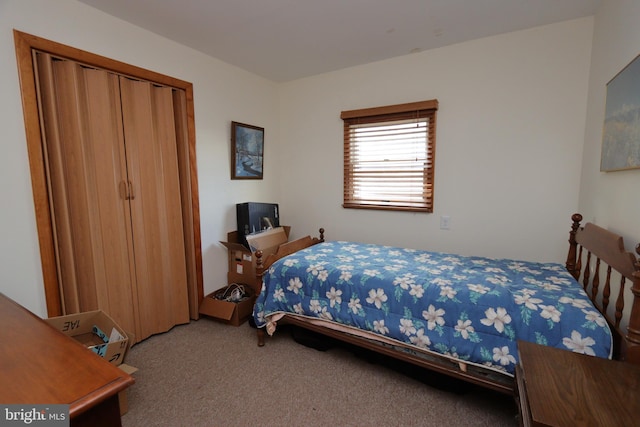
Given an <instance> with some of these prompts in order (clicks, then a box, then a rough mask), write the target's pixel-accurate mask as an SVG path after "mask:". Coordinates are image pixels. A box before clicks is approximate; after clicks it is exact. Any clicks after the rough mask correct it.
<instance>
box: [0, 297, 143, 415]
mask: <svg viewBox="0 0 640 427" xmlns="http://www.w3.org/2000/svg"><path fill="white" fill-rule="evenodd" d="M0 319H1V322H0V324H1V325H2V327H0V342H1V343H2V344H0V384H2V387H0V403H2V404H25V405H35V404H67V405H69V417H70V419H71V423H70V424H71V425H72V426H120V425H121V422H120V407H119V403H118V393H119V392H120V391H123V390H125V389H126V388H127V387H128V386H130V385H131V384H133V382H134V380H133V378H132V377H131V376H130V375H128V374H126V373H125V372H124V371H122V370H121V369H119V368H118V367H116V366H114V365H112V364H110V363H109V362H107V361H106V360H104V359H102V358H100V357H98V356H96V355H95V354H93V353H92V352H91V351H90V350H89V349H87V348H86V347H84V346H83V345H82V344H80V343H78V342H76V341H75V340H74V339H72V338H69V337H67V336H66V335H64V334H63V333H61V332H59V331H57V330H55V329H54V328H53V327H51V326H50V325H48V324H47V323H46V322H44V321H43V320H42V319H40V318H39V317H37V316H36V315H34V314H33V313H31V312H30V311H28V310H26V309H25V308H24V307H22V306H20V305H18V304H17V303H15V302H14V301H12V300H11V299H9V298H7V297H6V296H5V295H3V294H1V293H0Z"/></svg>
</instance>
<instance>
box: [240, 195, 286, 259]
mask: <svg viewBox="0 0 640 427" xmlns="http://www.w3.org/2000/svg"><path fill="white" fill-rule="evenodd" d="M236 218H237V221H238V241H239V242H240V243H242V244H243V245H245V246H246V247H247V248H249V244H248V243H247V239H246V238H245V236H246V235H248V234H253V233H259V232H261V231H264V230H268V229H270V228H274V227H279V226H280V210H279V208H278V204H277V203H259V202H245V203H238V204H236Z"/></svg>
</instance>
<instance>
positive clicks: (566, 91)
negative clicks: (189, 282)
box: [0, 0, 617, 316]
mask: <svg viewBox="0 0 640 427" xmlns="http://www.w3.org/2000/svg"><path fill="white" fill-rule="evenodd" d="M14 28H15V29H18V30H20V31H24V32H27V33H31V34H35V35H38V36H41V37H44V38H47V39H50V40H54V41H57V42H60V43H64V44H67V45H71V46H74V47H77V48H80V49H84V50H88V51H91V52H93V53H97V54H100V55H104V56H108V57H110V58H113V59H117V60H120V61H123V62H127V63H131V64H133V65H136V66H140V67H144V68H148V69H151V70H153V71H156V72H160V73H164V74H168V75H171V76H174V77H177V78H180V79H183V80H187V81H190V82H192V83H193V84H194V92H195V95H194V96H195V115H196V138H197V157H198V168H199V170H198V179H199V185H200V214H201V218H202V224H201V227H202V250H203V264H204V280H205V292H209V291H211V290H214V289H216V288H217V287H219V286H221V285H222V284H224V282H225V276H226V268H227V265H226V251H225V249H224V248H223V247H222V246H221V245H220V244H219V243H218V241H219V240H223V239H224V238H225V237H226V232H227V231H229V230H232V229H234V228H235V210H234V209H235V208H234V205H235V203H238V202H245V201H268V202H271V201H275V202H279V203H280V204H281V212H282V221H283V222H284V223H287V224H290V225H292V226H293V229H292V237H294V238H295V237H299V236H301V235H304V234H314V233H315V231H316V230H317V228H318V227H319V226H324V227H325V228H326V229H327V237H328V238H330V239H352V240H360V241H371V242H378V243H385V244H396V245H402V246H408V247H416V248H428V249H434V250H445V251H452V252H458V253H467V254H482V255H489V256H509V257H517V258H524V259H531V260H545V261H546V260H552V261H559V262H562V261H563V259H564V256H565V250H566V239H567V232H568V230H569V225H570V223H569V217H570V215H571V214H572V213H573V212H574V211H575V210H576V209H577V206H578V191H579V185H580V170H581V161H582V145H583V140H584V129H585V111H586V104H587V87H588V79H589V64H590V60H591V58H590V50H591V39H592V31H593V19H592V18H585V19H579V20H575V21H569V22H564V23H559V24H554V25H549V26H544V27H538V28H534V29H531V30H527V31H521V32H516V33H510V34H506V35H501V36H496V37H491V38H486V39H481V40H476V41H472V42H468V43H463V44H459V45H454V46H450V47H446V48H442V49H437V50H432V51H427V52H423V53H419V54H414V55H409V56H405V57H401V58H396V59H392V60H388V61H382V62H378V63H373V64H369V65H365V66H361V67H354V68H350V69H346V70H342V71H338V72H334V73H328V74H324V75H319V76H315V77H311V78H307V79H302V80H298V81H295V82H291V83H287V84H281V85H277V84H274V83H272V82H269V81H266V80H264V79H262V78H259V77H257V76H255V75H252V74H250V73H247V72H244V71H242V70H240V69H238V68H235V67H232V66H230V65H228V64H225V63H223V62H221V61H218V60H216V59H213V58H210V57H207V56H205V55H202V54H200V53H198V52H196V51H193V50H191V49H188V48H186V47H184V46H181V45H178V44H176V43H174V42H172V41H170V40H167V39H164V38H161V37H159V36H157V35H155V34H152V33H149V32H147V31H144V30H142V29H140V28H137V27H134V26H132V25H130V24H128V23H126V22H124V21H120V20H117V19H115V18H113V17H110V16H108V15H106V14H103V13H102V12H99V11H97V10H95V9H92V8H90V7H88V6H86V5H84V4H82V3H78V2H76V1H73V0H56V1H55V2H51V1H49V0H0V76H2V78H1V79H0V93H2V94H3V96H2V98H1V99H0V126H1V127H2V129H3V134H2V144H3V153H4V155H3V156H2V158H0V171H2V172H1V173H2V175H0V177H1V178H2V179H0V188H1V190H0V191H1V193H0V194H1V195H2V197H3V199H4V201H5V203H4V207H3V208H2V210H0V231H1V235H2V240H1V242H0V270H1V271H2V273H1V275H2V276H1V277H0V292H3V293H5V294H7V295H8V296H10V297H12V298H14V299H16V300H17V301H18V302H19V303H21V304H23V305H25V306H26V307H27V308H29V309H31V310H32V311H34V312H35V313H36V314H39V315H43V316H44V315H46V309H45V300H44V294H43V290H42V289H43V284H42V274H41V266H40V259H39V248H38V242H37V230H36V226H35V219H34V206H33V199H32V193H31V182H30V176H29V163H28V158H27V151H26V142H25V135H24V129H23V121H22V108H21V104H20V90H19V85H18V77H17V69H16V63H15V52H14V46H13V35H12V29H14ZM616 67H617V66H616ZM432 98H437V99H439V101H440V111H439V116H438V136H437V160H436V193H435V213H434V214H433V215H425V214H410V213H393V212H370V211H359V210H343V209H342V208H341V206H340V204H341V201H342V199H341V195H342V122H341V121H340V119H339V115H340V111H342V110H348V109H355V108H364V107H371V106H378V105H387V104H394V103H402V102H410V101H418V100H425V99H432ZM232 120H236V121H241V122H245V123H250V124H253V125H257V126H262V127H264V128H265V148H266V153H265V179H264V180H263V181H231V180H230V179H229V163H230V160H229V156H230V153H229V138H230V129H229V122H230V121H232ZM585 158H586V154H585ZM441 215H450V216H451V230H449V231H443V230H440V229H439V218H440V216H441Z"/></svg>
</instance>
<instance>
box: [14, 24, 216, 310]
mask: <svg viewBox="0 0 640 427" xmlns="http://www.w3.org/2000/svg"><path fill="white" fill-rule="evenodd" d="M13 35H14V43H15V49H16V58H17V63H18V75H19V79H20V89H21V96H22V108H23V113H24V124H25V133H26V139H27V151H28V155H29V167H30V172H31V186H32V190H33V200H34V205H35V213H36V226H37V229H38V242H39V245H40V257H41V262H42V273H43V281H44V291H45V297H46V301H47V313H48V315H49V316H58V315H61V314H62V303H61V299H60V291H59V283H58V274H57V271H58V267H57V265H56V256H55V243H54V236H53V226H52V220H51V216H50V212H51V211H50V209H49V203H50V201H49V196H48V191H47V178H46V171H45V164H44V152H43V141H42V137H41V133H40V129H41V124H40V117H39V111H38V100H37V95H36V83H35V72H34V64H33V57H32V51H33V50H40V51H43V52H47V53H50V54H52V55H56V56H61V57H64V58H68V59H71V60H74V61H77V62H81V63H83V64H86V65H89V66H93V67H98V68H102V69H105V70H109V71H113V72H115V73H118V74H122V75H125V76H129V77H132V78H136V79H142V80H147V81H151V82H154V83H158V84H161V85H165V86H170V87H174V88H177V89H182V90H184V91H185V93H186V108H187V134H188V140H187V143H188V152H189V162H188V168H189V170H188V171H184V172H185V173H186V174H188V175H189V176H190V194H189V195H188V196H189V197H190V199H191V206H192V221H193V222H192V231H193V247H190V248H187V250H188V251H191V252H192V255H193V256H194V259H195V270H196V271H195V272H194V273H195V274H193V277H195V278H196V283H190V284H189V286H190V287H191V288H192V290H194V291H195V292H197V295H198V297H199V300H202V298H203V297H204V291H203V278H202V248H201V231H200V203H199V198H198V197H199V196H198V194H199V193H198V171H197V163H196V148H195V143H196V137H195V114H194V102H193V84H192V83H190V82H186V81H183V80H180V79H176V78H173V77H169V76H166V75H163V74H159V73H156V72H154V71H150V70H147V69H144V68H140V67H136V66H134V65H130V64H126V63H124V62H120V61H116V60H114V59H110V58H107V57H104V56H100V55H96V54H93V53H90V52H86V51H83V50H80V49H76V48H74V47H70V46H66V45H63V44H60V43H57V42H54V41H51V40H46V39H43V38H41V37H37V36H34V35H31V34H27V33H23V32H21V31H18V30H13ZM197 316H198V314H197V313H191V317H192V318H197Z"/></svg>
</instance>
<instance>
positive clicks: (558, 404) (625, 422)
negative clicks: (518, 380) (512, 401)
mask: <svg viewBox="0 0 640 427" xmlns="http://www.w3.org/2000/svg"><path fill="white" fill-rule="evenodd" d="M518 352H519V355H520V368H521V369H520V373H521V374H522V375H523V378H522V379H523V380H524V381H523V383H524V387H525V388H526V391H525V394H526V400H527V403H528V406H529V411H530V417H531V420H530V421H531V423H532V425H544V426H571V427H574V426H632V425H640V366H638V365H632V364H629V363H625V362H620V361H614V360H607V359H602V358H598V357H593V356H587V355H583V354H578V353H574V352H571V351H569V350H561V349H556V348H552V347H546V346H542V345H538V344H533V343H530V342H524V341H520V342H518ZM520 395H521V396H520V397H521V398H522V397H523V396H522V391H521V392H520Z"/></svg>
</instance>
